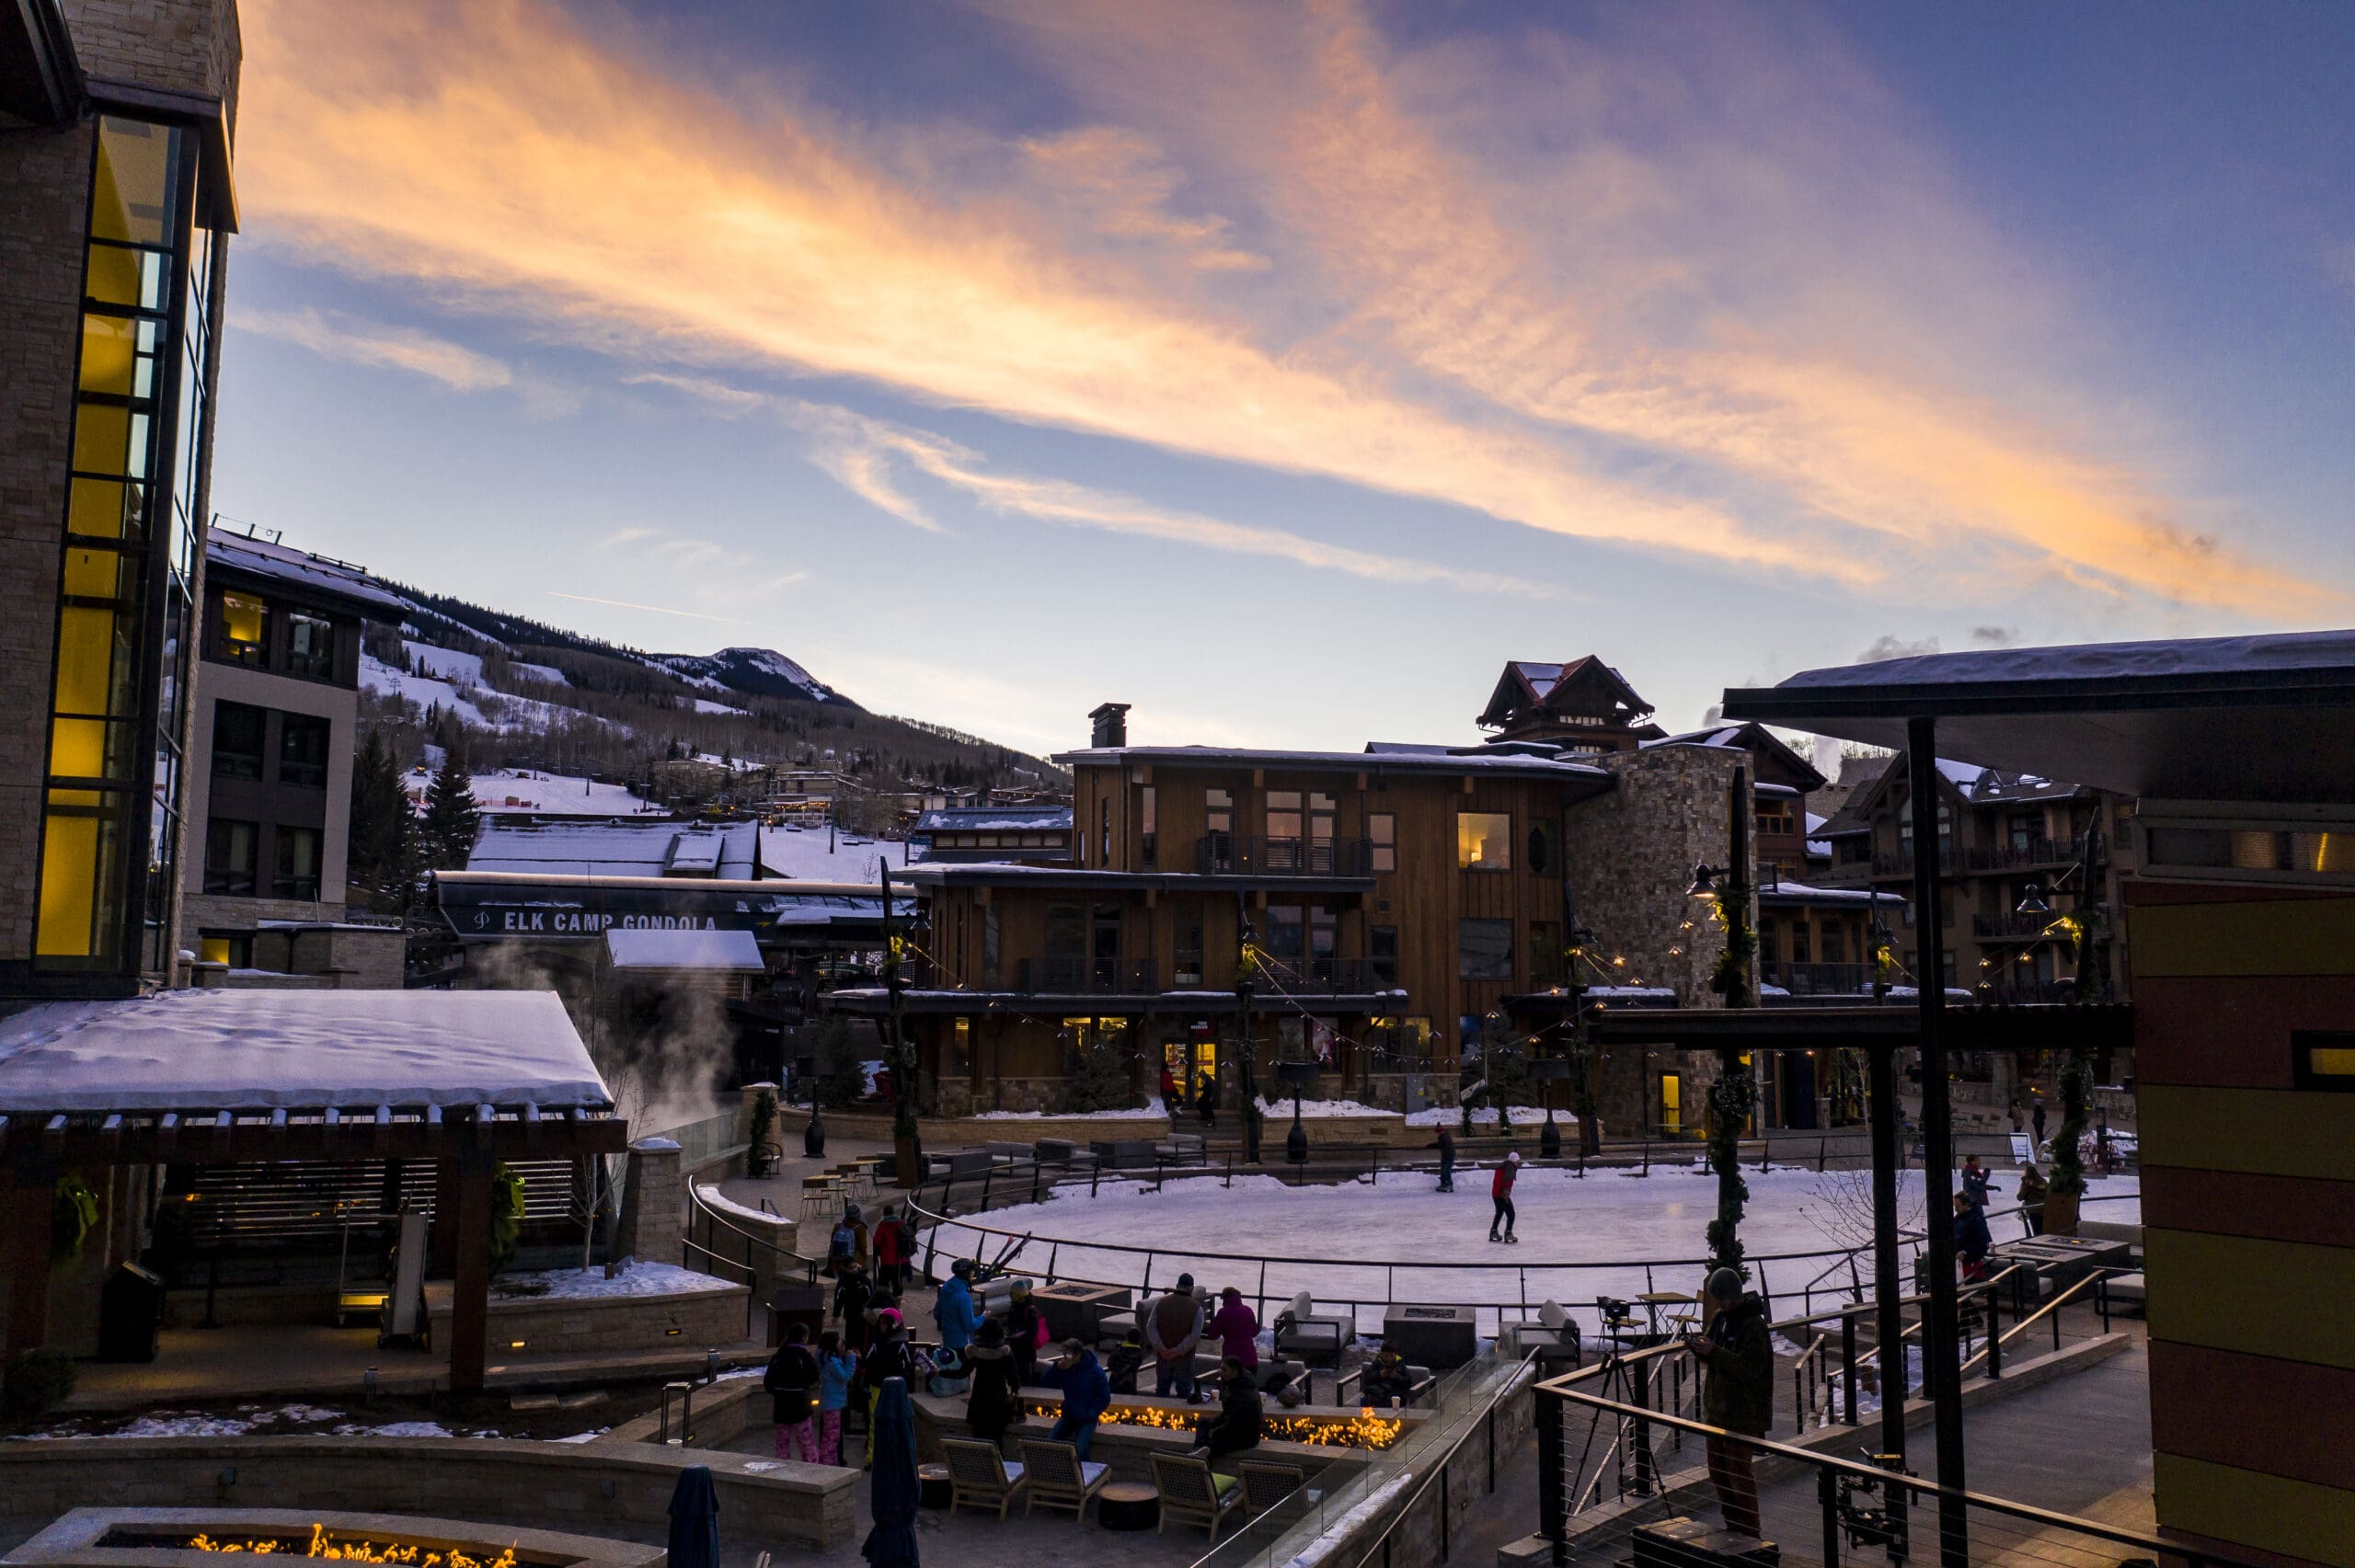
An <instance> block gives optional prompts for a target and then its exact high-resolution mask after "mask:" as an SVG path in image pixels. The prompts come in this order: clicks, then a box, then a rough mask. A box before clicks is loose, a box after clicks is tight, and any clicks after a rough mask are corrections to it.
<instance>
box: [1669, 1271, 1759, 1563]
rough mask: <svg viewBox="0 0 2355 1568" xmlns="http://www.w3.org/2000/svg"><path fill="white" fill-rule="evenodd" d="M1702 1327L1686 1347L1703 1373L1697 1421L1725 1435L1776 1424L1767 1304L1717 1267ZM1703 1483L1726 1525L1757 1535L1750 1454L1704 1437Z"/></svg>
mask: <svg viewBox="0 0 2355 1568" xmlns="http://www.w3.org/2000/svg"><path fill="white" fill-rule="evenodd" d="M1702 1295H1703V1299H1704V1306H1705V1308H1706V1311H1707V1313H1708V1326H1707V1327H1706V1329H1705V1330H1704V1331H1703V1332H1702V1333H1696V1334H1687V1335H1686V1336H1685V1339H1684V1344H1685V1347H1686V1348H1687V1349H1689V1350H1691V1351H1692V1352H1693V1356H1694V1359H1695V1360H1697V1361H1699V1362H1700V1364H1701V1366H1702V1368H1703V1377H1702V1382H1701V1419H1702V1420H1704V1421H1706V1422H1707V1423H1708V1424H1709V1425H1712V1426H1722V1427H1724V1428H1725V1429H1726V1430H1727V1431H1728V1432H1740V1433H1747V1434H1749V1435H1750V1436H1756V1437H1763V1436H1765V1435H1766V1429H1767V1428H1768V1427H1769V1426H1772V1425H1774V1424H1775V1347H1774V1344H1773V1341H1772V1337H1771V1336H1770V1335H1769V1333H1768V1332H1767V1328H1766V1304H1765V1303H1764V1302H1763V1301H1762V1300H1761V1299H1759V1298H1758V1295H1757V1293H1756V1292H1755V1291H1749V1290H1744V1289H1743V1288H1741V1275H1740V1273H1739V1272H1738V1271H1737V1270H1734V1269H1730V1268H1721V1269H1718V1270H1717V1271H1716V1272H1715V1273H1713V1274H1711V1275H1710V1276H1709V1282H1708V1284H1707V1286H1706V1288H1704V1289H1703V1292H1702ZM1708 1450H1709V1480H1710V1482H1712V1483H1713V1484H1714V1485H1715V1486H1716V1487H1717V1502H1718V1505H1720V1506H1721V1507H1722V1508H1723V1510H1724V1512H1725V1520H1726V1528H1728V1529H1729V1530H1733V1531H1735V1532H1737V1533H1739V1534H1743V1535H1749V1536H1752V1537H1755V1536H1757V1535H1758V1534H1759V1533H1760V1531H1761V1530H1762V1528H1763V1526H1762V1525H1761V1523H1760V1521H1759V1517H1758V1477H1757V1476H1756V1475H1755V1474H1754V1473H1753V1472H1752V1469H1751V1463H1752V1455H1753V1452H1754V1450H1752V1448H1749V1447H1747V1446H1746V1445H1744V1444H1741V1443H1737V1442H1734V1441H1732V1440H1731V1439H1730V1438H1728V1437H1723V1436H1716V1435H1714V1434H1713V1435H1712V1436H1710V1437H1709V1439H1708Z"/></svg>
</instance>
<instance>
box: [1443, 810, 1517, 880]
mask: <svg viewBox="0 0 2355 1568" xmlns="http://www.w3.org/2000/svg"><path fill="white" fill-rule="evenodd" d="M1455 865H1456V869H1457V870H1459V871H1511V869H1512V818H1511V817H1510V816H1508V815H1507V814H1506V813H1504V812H1502V811H1459V812H1457V813H1456V814H1455Z"/></svg>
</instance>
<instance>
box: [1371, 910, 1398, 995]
mask: <svg viewBox="0 0 2355 1568" xmlns="http://www.w3.org/2000/svg"><path fill="white" fill-rule="evenodd" d="M1365 956H1366V967H1368V968H1370V969H1372V970H1373V983H1374V984H1375V985H1378V986H1381V987H1384V989H1387V988H1389V987H1392V986H1395V985H1396V984H1397V983H1398V928H1397V927H1396V926H1395V925H1376V926H1369V927H1367V928H1366V933H1365Z"/></svg>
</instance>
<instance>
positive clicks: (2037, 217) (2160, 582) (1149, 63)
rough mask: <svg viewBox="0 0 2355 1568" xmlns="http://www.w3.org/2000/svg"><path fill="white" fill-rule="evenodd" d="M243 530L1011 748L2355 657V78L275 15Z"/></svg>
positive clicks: (1806, 25)
mask: <svg viewBox="0 0 2355 1568" xmlns="http://www.w3.org/2000/svg"><path fill="white" fill-rule="evenodd" d="M243 12H244V21H245V29H246V41H247V60H246V68H245V80H244V92H243V101H242V104H241V107H240V123H239V148H238V152H239V194H240V199H241V201H242V203H243V207H244V212H245V218H246V226H245V233H244V234H243V235H242V236H241V238H240V242H239V244H238V246H237V247H236V256H235V259H234V261H233V264H232V267H231V290H230V292H231V303H230V331H229V334H228V337H227V339H226V344H227V346H226V349H225V356H226V359H225V366H224V390H223V395H222V400H221V413H220V426H219V431H218V438H217V440H218V446H217V451H216V462H215V478H214V491H215V502H216V505H217V507H218V509H219V510H220V511H221V512H222V513H224V514H225V515H226V516H228V517H230V518H233V519H236V520H239V521H247V522H253V523H257V524H259V525H262V526H265V527H270V528H277V529H281V530H282V531H283V532H284V534H285V536H286V538H287V539H288V540H289V541H290V542H291V543H294V544H302V545H304V546H306V547H310V548H315V549H318V550H323V551H326V552H327V553H329V554H332V555H339V556H344V557H347V558H350V559H354V560H358V561H361V562H363V563H365V564H367V565H368V566H370V567H373V568H375V569H377V570H379V571H382V572H385V573H386V574H388V575H391V576H394V577H396V578H402V579H404V580H407V581H410V582H413V583H416V584H418V585H419V586H421V587H427V588H431V589H438V590H442V591H446V592H452V593H457V594H461V595H464V596H466V597H471V598H474V599H477V600H479V601H486V602H488V603H492V604H496V605H498V606H500V607H501V608H504V609H508V610H511V611H514V612H522V613H526V614H533V615H536V616H539V617H542V618H544V619H546V620H549V621H552V622H555V623H557V624H566V625H570V626H575V627H578V628H580V629H581V630H583V631H588V632H592V633H596V634H598V635H604V636H608V637H612V638H615V639H617V640H621V641H626V642H628V643H632V644H635V645H637V646H639V647H649V648H661V649H663V650H675V651H704V650H707V649H709V648H713V647H721V646H726V645H730V644H760V645H766V646H772V647H777V648H779V649H781V650H783V651H785V652H786V653H787V654H789V655H791V656H792V657H794V658H798V659H799V660H801V661H802V662H803V663H804V664H806V665H808V666H809V667H810V669H811V670H813V671H814V672H816V673H817V674H818V675H819V676H820V677H821V679H824V680H827V681H832V682H833V683H834V684H836V685H837V686H839V687H841V688H842V689H844V691H846V692H850V693H851V694H852V695H854V696H856V697H857V698H858V699H859V700H861V701H862V702H865V703H867V704H868V705H870V706H873V707H878V708H881V709H885V710H888V711H892V712H899V713H904V714H908V715H913V716H917V717H922V718H925V719H930V720H934V721H936V722H942V723H949V724H955V725H958V726H959V727H965V728H968V729H973V730H978V731H980V732H982V733H985V734H988V735H991V736H993V737H995V738H1002V739H1005V740H1006V741H1009V742H1013V743H1016V744H1019V745H1023V746H1029V747H1048V746H1056V745H1067V744H1074V743H1077V742H1078V741H1079V740H1081V739H1082V738H1084V731H1085V715H1086V710H1087V709H1088V708H1089V707H1090V706H1092V705H1094V704H1096V703H1097V702H1098V701H1101V700H1105V699H1107V698H1116V699H1120V700H1123V701H1127V702H1130V703H1132V704H1135V710H1134V712H1133V713H1132V735H1134V736H1135V737H1136V738H1138V739H1140V740H1146V741H1155V742H1183V741H1189V740H1199V741H1205V742H1221V743H1237V742H1240V743H1252V744H1314V745H1332V746H1344V747H1346V746H1354V745H1356V744H1358V743H1360V742H1361V741H1363V740H1365V739H1369V738H1382V739H1426V738H1454V739H1468V738H1471V737H1472V734H1473V730H1472V726H1471V722H1470V721H1471V715H1473V714H1474V713H1475V712H1476V711H1477V709H1478V707H1479V706H1480V704H1481V703H1482V701H1483V700H1484V699H1485V697H1486V695H1487V692H1488V685H1489V683H1490V682H1491V681H1493V679H1494V676H1495V673H1496V670H1497V669H1498V667H1499V665H1500V664H1501V663H1502V662H1503V661H1504V660H1506V659H1508V658H1539V659H1560V658H1572V657H1576V656H1578V655H1580V654H1584V653H1589V652H1594V653H1600V654H1602V655H1603V656H1604V657H1605V658H1609V659H1610V660H1611V661H1612V662H1614V664H1616V665H1618V666H1619V667H1620V669H1621V670H1623V671H1624V672H1625V673H1626V675H1627V676H1628V678H1629V679H1630V680H1631V681H1634V683H1635V684H1636V685H1637V688H1638V689H1639V690H1641V691H1642V692H1645V693H1646V694H1647V695H1648V697H1650V698H1651V700H1652V701H1654V702H1655V703H1656V704H1659V707H1660V716H1661V718H1662V720H1663V722H1667V723H1669V724H1671V725H1672V726H1681V725H1686V724H1690V723H1694V722H1696V721H1697V720H1698V719H1699V717H1700V715H1701V714H1702V711H1703V710H1704V708H1705V707H1706V705H1707V704H1709V703H1711V702H1712V701H1714V700H1715V698H1716V695H1717V692H1718V691H1719V690H1720V689H1721V688H1722V687H1724V686H1726V685H1728V684H1740V683H1746V682H1751V681H1767V680H1773V679H1776V678H1779V677H1780V676H1782V675H1784V674H1786V673H1788V672H1789V671H1791V670H1797V669H1800V668H1805V667H1809V666H1813V665H1819V664H1826V663H1843V662H1846V661H1848V660H1851V659H1854V658H1857V657H1859V656H1860V655H1862V654H1863V653H1865V652H1866V651H1867V649H1871V648H1875V647H1878V648H1883V649H1892V648H1896V647H1922V646H1926V645H1928V644H1929V643H1931V642H1933V641H1935V642H1936V644H1937V645H1938V646H1940V647H1946V648H1950V649H1951V648H1958V647H1974V646H1991V645H1996V644H2002V643H2006V642H2016V643H2033V642H2050V641H2072V640H2085V639H2091V638H2108V637H2130V636H2146V635H2201V634H2208V633H2216V632H2224V631H2234V630H2259V629H2279V628H2282V627H2287V626H2293V625H2313V624H2334V625H2340V624H2349V620H2350V618H2351V617H2350V615H2349V606H2348V598H2349V586H2350V584H2355V561H2350V555H2355V543H2350V541H2355V528H2349V516H2348V512H2349V507H2348V499H2347V498H2348V490H2349V486H2348V483H2347V481H2348V476H2349V465H2350V463H2355V456H2350V443H2349V441H2348V439H2347V432H2348V430H2349V429H2355V376H2350V374H2349V372H2348V370H2347V368H2346V367H2347V366H2348V365H2349V363H2350V362H2355V355H2350V350H2355V166H2351V165H2355V139H2350V138H2349V137H2348V136H2347V135H2346V134H2345V128H2344V123H2343V82H2344V79H2345V74H2346V70H2347V68H2348V66H2349V63H2350V62H2355V11H2350V10H2349V9H2347V8H2343V7H2326V6H2277V7H2267V8H2259V9H2248V8H2238V7H2235V8H2230V9H2226V8H2222V7H2214V6H2194V5H2186V6H2164V5H2155V6H2154V5H2137V6H2108V5H2082V6H2069V7H2035V6H2024V5H2023V6H1976V7H1969V8H1947V7H1919V6H1831V7H1826V8H1818V9H1809V8H1803V7H1798V6H1790V7H1773V8H1747V9H1745V8H1738V7H1729V6H1691V7H1682V6H1654V5H1643V6H1561V7H1530V6H1518V5H1507V4H1460V5H1452V6H1405V5H1385V4H1378V3H1372V0H1367V3H1360V4H1351V3H1350V0H1315V3H1312V4H1304V5H1301V6H1258V5H1254V4H1247V3H1235V4H1226V3H1222V0H1125V3H1114V0H1102V3H1097V0H1022V3H1018V4H1017V3H1016V0H998V3H989V0H981V3H976V4H971V5H959V6H920V5H915V4H911V3H906V0H881V3H868V4H851V3H842V4H832V3H821V0H812V3H808V4H801V5H797V6H766V5H759V6H754V5H745V4H738V5H721V4H716V3H714V4H680V5H672V6H661V7H656V6H638V7H631V6H615V5H603V4H601V5H594V6H590V5H581V6H562V5H556V4H550V3H547V0H477V3H474V4H467V5H458V4H448V5H444V4H441V3H438V0H437V3H432V4H419V3H407V4H403V3H396V0H387V4H385V5H384V6H374V7H364V8H352V7H346V6H336V5H332V4H329V3H328V0H245V4H244V6H243Z"/></svg>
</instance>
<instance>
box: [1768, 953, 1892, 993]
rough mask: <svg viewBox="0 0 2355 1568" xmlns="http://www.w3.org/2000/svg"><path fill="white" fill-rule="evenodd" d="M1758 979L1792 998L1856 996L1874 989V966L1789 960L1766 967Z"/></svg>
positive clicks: (1830, 961) (1798, 959)
mask: <svg viewBox="0 0 2355 1568" xmlns="http://www.w3.org/2000/svg"><path fill="white" fill-rule="evenodd" d="M1759 979H1762V980H1763V981H1764V982H1765V983H1766V984H1768V985H1775V986H1780V987H1782V988H1783V989H1784V990H1786V991H1789V992H1790V993H1791V994H1792V995H1793V996H1855V995H1857V994H1858V993H1860V992H1863V991H1868V990H1871V989H1872V984H1873V967H1872V966H1871V965H1870V964H1844V963H1839V962H1835V961H1832V960H1829V959H1826V960H1821V961H1812V962H1811V961H1809V960H1807V959H1803V958H1786V959H1784V960H1782V961H1781V962H1778V963H1769V964H1766V965H1765V966H1763V973H1762V974H1761V975H1760V976H1759Z"/></svg>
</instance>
